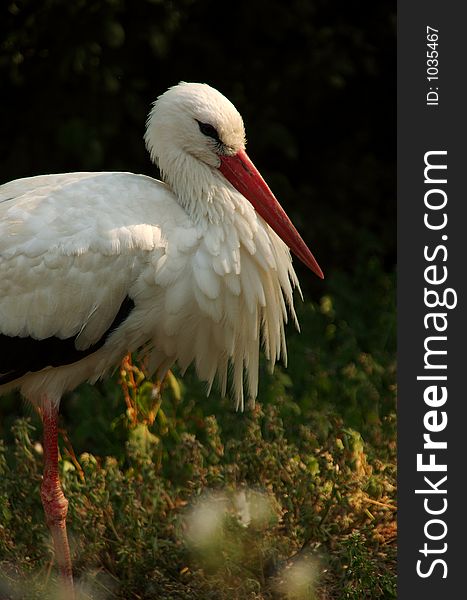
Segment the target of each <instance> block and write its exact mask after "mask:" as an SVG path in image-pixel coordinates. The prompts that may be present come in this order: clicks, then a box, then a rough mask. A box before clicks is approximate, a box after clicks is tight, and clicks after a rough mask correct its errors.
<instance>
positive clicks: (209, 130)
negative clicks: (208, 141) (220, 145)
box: [196, 120, 221, 142]
mask: <svg viewBox="0 0 467 600" xmlns="http://www.w3.org/2000/svg"><path fill="white" fill-rule="evenodd" d="M196 122H197V123H198V126H199V130H200V131H201V133H202V134H203V135H206V136H207V137H210V138H212V139H213V140H216V142H220V141H221V140H220V137H219V134H218V133H217V129H216V128H215V127H214V126H213V125H211V124H210V123H202V122H201V121H198V120H196Z"/></svg>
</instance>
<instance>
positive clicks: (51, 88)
mask: <svg viewBox="0 0 467 600" xmlns="http://www.w3.org/2000/svg"><path fill="white" fill-rule="evenodd" d="M394 4H395V3H394V2H392V1H389V0H384V1H380V2H373V3H368V2H361V1H360V2H359V1H354V2H345V1H340V0H335V1H333V2H330V1H329V0H290V1H289V2H286V3H285V2H281V1H279V0H274V1H266V0H257V1H252V2H235V3H234V2H230V3H227V4H223V3H220V2H214V1H213V0H201V1H198V2H196V1H193V0H177V1H172V2H170V1H163V0H146V1H144V0H135V1H133V2H130V1H129V0H128V1H124V0H104V1H100V2H97V1H93V0H75V1H73V2H65V1H63V0H16V1H15V0H11V1H8V0H7V1H6V2H4V3H2V8H1V12H0V40H1V46H0V86H1V91H0V99H1V100H0V102H1V121H0V122H1V135H0V165H1V166H0V169H1V170H0V179H1V181H2V182H3V181H7V180H9V179H12V178H16V177H25V176H30V175H36V174H40V173H51V172H61V171H79V170H125V171H127V170H128V171H135V172H142V173H146V174H150V175H151V174H154V175H156V174H155V168H154V167H153V165H152V164H151V163H150V160H149V157H148V155H147V153H146V150H145V148H144V144H143V140H142V136H143V132H144V125H145V119H146V116H147V113H148V110H149V107H150V103H151V102H152V101H153V100H154V99H155V98H156V97H157V96H158V95H159V94H160V93H162V92H164V91H165V90H166V88H167V87H169V86H170V85H174V84H176V83H177V82H179V81H180V80H185V81H202V82H206V83H209V84H211V85H213V86H214V87H216V88H218V89H219V90H220V91H222V92H223V93H224V94H225V95H226V96H227V97H228V98H230V99H231V100H232V101H233V102H234V104H235V105H236V106H237V107H238V109H239V110H240V112H241V113H242V115H243V117H244V120H245V124H246V129H247V136H248V139H249V144H248V151H249V154H250V156H251V157H252V158H253V160H254V162H255V163H256V164H257V166H258V167H259V168H260V170H261V171H262V172H263V175H264V176H265V178H266V179H267V180H268V182H269V183H270V185H271V187H272V188H273V190H274V191H275V193H276V195H277V197H278V198H279V199H280V201H281V202H282V204H283V205H284V206H285V208H286V210H287V211H288V212H289V214H290V216H291V217H292V219H293V220H294V221H295V222H296V224H297V226H298V228H299V229H300V231H301V232H302V233H303V236H304V238H305V239H306V241H307V242H308V243H309V245H310V247H311V248H312V250H313V251H314V252H315V254H316V256H317V258H318V260H319V262H320V264H321V266H322V268H323V270H324V271H325V273H326V275H328V276H329V275H331V276H332V273H333V270H334V269H338V270H344V271H347V272H350V273H351V272H352V271H353V270H354V269H355V268H356V266H357V265H358V264H360V265H362V264H363V265H364V264H365V263H366V262H367V261H368V260H369V259H371V257H373V260H374V257H377V259H378V260H379V261H380V262H381V264H382V265H383V268H384V269H385V270H388V271H391V270H392V269H393V267H394V263H395V172H394V169H395V74H394V73H395V51H394V50H395V15H394V11H395V6H394ZM298 268H299V269H300V270H302V267H301V266H299V267H298ZM301 278H302V280H303V279H305V280H306V281H309V284H308V285H310V286H313V288H314V289H319V290H321V291H322V289H323V287H322V284H320V283H319V282H317V281H316V282H315V281H311V278H310V277H308V276H307V275H306V276H305V272H304V270H302V273H301ZM306 285H307V284H306V283H305V286H306ZM318 285H319V286H320V287H319V288H318V287H316V286H318ZM313 291H314V290H313Z"/></svg>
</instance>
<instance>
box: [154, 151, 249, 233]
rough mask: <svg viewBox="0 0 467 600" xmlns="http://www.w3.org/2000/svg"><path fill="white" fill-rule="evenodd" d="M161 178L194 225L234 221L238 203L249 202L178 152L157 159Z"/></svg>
mask: <svg viewBox="0 0 467 600" xmlns="http://www.w3.org/2000/svg"><path fill="white" fill-rule="evenodd" d="M158 163H159V169H160V171H161V176H162V179H163V181H164V182H165V183H167V184H168V185H169V186H170V187H171V189H172V191H173V192H174V194H175V195H176V197H177V200H178V202H179V204H180V206H182V207H183V209H184V210H185V211H186V212H187V213H188V215H189V216H190V217H191V219H192V220H193V221H194V222H195V223H203V222H205V223H206V224H209V223H216V224H217V223H221V222H225V221H230V220H232V219H233V218H234V213H235V211H236V210H238V209H240V211H241V212H243V209H242V208H240V206H238V205H239V203H243V201H244V202H246V203H247V204H248V201H247V200H245V199H244V198H243V196H241V195H240V194H238V193H236V192H235V190H233V189H232V190H230V189H229V188H230V187H231V186H230V184H229V183H228V182H227V181H226V180H225V178H224V176H223V175H222V174H221V173H220V172H219V171H217V169H215V168H212V167H210V166H208V165H206V164H204V163H202V162H200V161H199V160H197V159H196V158H195V157H192V156H190V155H189V154H186V153H183V154H180V153H177V154H176V155H175V156H173V157H170V156H168V155H166V156H165V157H164V161H162V160H159V161H158Z"/></svg>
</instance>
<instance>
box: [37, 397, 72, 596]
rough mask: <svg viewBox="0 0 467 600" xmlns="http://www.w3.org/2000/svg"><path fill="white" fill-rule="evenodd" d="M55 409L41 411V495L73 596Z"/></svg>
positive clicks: (57, 555) (65, 506)
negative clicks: (42, 448)
mask: <svg viewBox="0 0 467 600" xmlns="http://www.w3.org/2000/svg"><path fill="white" fill-rule="evenodd" d="M57 420H58V410H57V409H56V408H55V407H50V406H46V407H44V409H43V411H42V422H43V425H44V477H43V480H42V485H41V499H42V505H43V507H44V511H45V517H46V520H47V525H48V526H49V529H50V533H51V534H52V538H53V542H54V547H55V557H56V561H57V564H58V568H59V570H60V575H61V577H62V581H63V584H64V586H65V588H66V591H67V598H70V600H71V599H72V598H74V592H73V574H72V569H71V556H70V548H69V546H68V538H67V533H66V514H67V511H68V500H67V499H66V498H65V496H64V495H63V491H62V488H61V486H60V479H59V476H58V439H57Z"/></svg>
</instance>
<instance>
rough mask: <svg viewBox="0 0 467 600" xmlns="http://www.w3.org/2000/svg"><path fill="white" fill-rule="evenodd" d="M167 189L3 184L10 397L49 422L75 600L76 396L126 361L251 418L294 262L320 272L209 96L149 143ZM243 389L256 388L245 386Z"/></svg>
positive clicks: (159, 126)
mask: <svg viewBox="0 0 467 600" xmlns="http://www.w3.org/2000/svg"><path fill="white" fill-rule="evenodd" d="M145 141H146V145H147V148H148V150H149V152H150V154H151V158H152V160H153V161H154V163H156V165H157V166H158V167H159V169H160V172H161V175H162V181H158V180H156V179H152V178H151V177H146V176H144V175H135V174H133V173H118V172H102V173H63V174H59V175H43V176H37V177H29V178H26V179H18V180H16V181H11V182H9V183H6V184H5V185H3V186H1V187H0V353H1V354H0V356H1V359H0V394H3V393H5V392H7V391H9V390H11V389H13V388H19V390H20V391H21V393H22V394H23V396H25V397H26V398H27V399H28V400H30V401H31V402H32V403H34V404H35V405H36V406H37V407H38V408H39V409H40V412H41V414H42V419H43V425H44V463H45V465H44V477H43V483H42V487H41V497H42V503H43V505H44V509H45V514H46V518H47V523H48V525H49V528H50V530H51V533H52V536H53V541H54V545H55V552H56V558H57V563H58V566H59V569H60V572H61V575H62V578H63V580H64V582H65V584H66V585H67V586H68V588H69V590H70V595H71V596H72V595H73V592H72V589H73V583H72V569H71V560H70V552H69V548H68V542H67V534H66V523H65V519H66V513H67V505H68V502H67V500H66V499H65V497H64V495H63V492H62V489H61V486H60V481H59V477H58V465H57V461H58V456H57V452H58V450H57V418H58V407H59V403H60V398H61V397H62V395H63V393H64V392H66V391H69V390H72V389H73V388H75V387H76V386H77V385H78V384H80V383H81V382H83V381H89V382H91V383H93V382H95V381H96V380H98V379H99V378H101V377H103V376H104V375H106V374H107V373H108V372H109V371H111V370H112V369H113V368H114V367H115V366H116V365H117V364H118V363H119V362H120V361H121V359H122V358H123V356H124V355H125V354H127V353H128V352H132V351H136V350H138V349H143V351H145V352H147V353H148V364H149V365H150V370H151V371H152V372H155V373H157V375H158V377H163V376H164V374H165V373H166V371H167V370H168V369H169V368H170V366H171V365H172V364H174V363H178V365H179V366H180V368H181V370H182V372H183V371H185V369H187V367H188V366H189V365H190V364H191V363H194V364H195V367H196V371H197V374H198V376H199V377H200V378H201V379H202V380H205V381H206V382H207V384H208V388H209V390H210V389H211V385H212V383H213V381H214V379H215V378H216V377H217V379H218V381H219V384H220V388H221V390H222V393H223V394H225V393H226V390H227V382H228V373H229V368H230V370H231V372H232V395H233V397H234V399H235V401H236V405H237V407H243V398H244V396H243V394H244V386H245V388H246V392H247V395H248V398H249V399H251V400H252V399H254V398H255V396H256V394H257V384H258V355H259V348H260V343H261V342H262V344H263V347H264V352H265V354H266V357H267V358H268V359H269V361H270V362H271V364H272V365H274V363H275V361H277V360H278V359H279V358H280V356H282V357H283V359H284V360H285V358H286V346H285V335H284V325H285V323H286V322H287V312H288V311H289V312H290V314H291V316H292V318H293V321H294V323H295V324H296V325H297V326H298V323H297V319H296V316H295V312H294V308H293V297H292V293H293V288H294V287H298V281H297V277H296V275H295V272H294V269H293V266H292V260H291V256H290V252H289V248H290V250H292V252H293V253H294V254H296V255H297V256H298V258H300V259H301V260H302V261H303V262H304V263H305V264H306V265H307V266H308V267H309V268H310V269H311V270H313V271H314V272H315V273H316V274H317V275H318V276H319V277H323V274H322V272H321V269H320V268H319V266H318V264H317V262H316V260H315V259H314V257H313V255H312V254H311V252H310V250H309V249H308V248H307V246H306V245H305V243H304V242H303V240H302V238H301V237H300V236H299V234H298V233H297V231H296V229H295V228H294V226H293V225H292V223H291V221H290V220H289V218H288V217H287V215H286V214H285V212H284V210H283V209H282V208H281V206H280V205H279V203H278V201H277V200H276V198H275V197H274V195H273V194H272V192H271V190H270V189H269V187H268V186H267V184H266V183H265V181H264V180H263V178H262V177H261V175H260V174H259V172H258V171H257V170H256V168H255V166H254V165H253V163H252V162H251V160H250V159H249V158H248V156H247V154H246V152H245V131H244V126H243V121H242V118H241V116H240V114H239V113H238V112H237V110H236V109H235V107H234V106H233V104H232V103H231V102H229V100H227V99H226V98H225V97H224V96H223V95H222V94H220V93H219V92H218V91H216V90H215V89H213V88H211V87H209V86H208V85H205V84H198V83H180V84H179V85H176V86H174V87H172V88H170V89H169V90H168V91H167V92H165V93H164V94H162V95H161V96H160V97H159V98H158V99H157V101H156V102H155V103H154V105H153V108H152V110H151V112H150V115H149V118H148V121H147V129H146V134H145ZM244 381H245V383H244Z"/></svg>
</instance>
